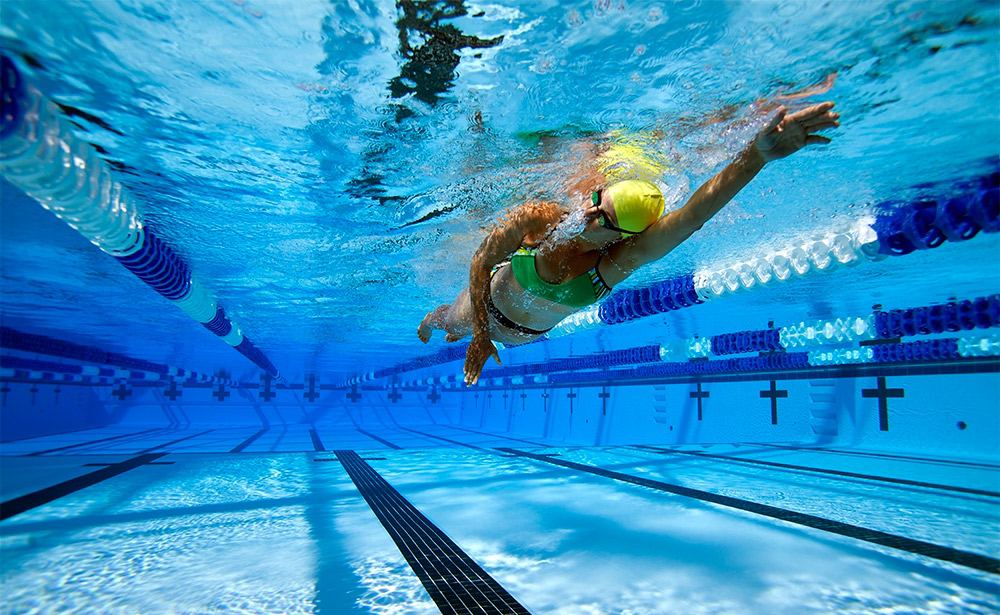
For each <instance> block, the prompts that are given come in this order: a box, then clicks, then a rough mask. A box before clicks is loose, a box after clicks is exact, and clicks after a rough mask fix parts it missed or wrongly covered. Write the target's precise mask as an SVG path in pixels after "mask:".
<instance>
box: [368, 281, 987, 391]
mask: <svg viewBox="0 0 1000 615" xmlns="http://www.w3.org/2000/svg"><path fill="white" fill-rule="evenodd" d="M997 327H1000V294H996V295H989V296H985V297H977V298H974V299H965V300H961V301H949V302H947V303H944V304H934V305H928V306H920V307H914V308H907V309H895V310H889V311H882V310H878V311H876V312H874V313H872V314H869V315H867V316H848V317H841V318H833V319H827V320H815V321H810V322H808V323H806V322H800V323H798V324H796V325H791V326H787V327H781V328H776V329H762V330H757V331H737V332H734V333H723V334H720V335H714V336H711V337H693V338H687V339H677V340H671V341H667V342H663V343H661V344H659V345H650V346H639V347H636V348H627V349H623V350H612V351H609V352H604V353H599V354H594V355H588V356H583V357H568V358H558V359H550V360H547V361H544V362H539V363H526V364H521V365H513V366H510V367H501V368H494V369H487V370H484V371H483V374H482V381H483V382H484V383H486V384H488V383H492V384H496V385H498V386H499V385H501V384H504V383H505V382H506V381H505V380H504V378H508V379H511V380H510V382H509V384H523V383H524V382H525V381H533V382H543V381H545V380H544V375H546V374H550V373H556V372H570V371H578V370H595V369H607V368H610V367H620V366H626V365H648V364H657V363H659V364H676V365H683V364H686V363H690V362H691V359H707V358H709V357H712V356H714V357H729V356H731V355H738V354H747V353H757V352H760V353H767V354H768V356H772V357H776V358H767V359H764V358H762V357H736V359H738V360H736V359H734V360H733V361H735V362H733V361H730V360H729V359H723V360H722V361H712V363H713V365H712V367H705V368H702V367H691V368H681V367H673V368H670V369H673V370H674V371H678V373H680V371H683V370H684V369H688V370H695V371H692V372H690V373H702V372H699V371H697V370H702V369H716V370H717V369H726V366H727V365H728V366H730V367H732V366H736V367H738V368H739V370H743V371H745V370H748V369H750V366H752V365H758V364H759V365H764V366H768V368H769V369H785V368H793V367H794V368H801V367H810V366H812V367H818V366H823V365H845V364H851V363H881V362H889V363H898V362H901V361H904V360H913V361H917V360H943V359H951V358H966V357H983V356H997V355H998V354H1000V334H997V333H995V332H994V333H990V334H987V335H983V334H982V333H979V334H976V333H973V334H969V335H965V336H962V337H959V338H947V339H945V340H942V339H932V340H918V341H913V342H910V341H907V342H902V343H895V344H893V343H888V344H880V345H878V346H861V347H858V346H857V344H860V343H862V342H866V341H870V340H875V339H882V340H891V339H894V338H902V337H912V336H915V335H935V334H941V333H954V332H962V331H973V330H975V329H995V328H997ZM458 350H460V349H449V350H448V351H447V352H442V353H437V354H435V355H429V356H426V357H421V358H419V359H414V360H412V361H408V362H406V363H403V364H400V365H398V366H395V367H394V368H387V369H384V370H380V371H379V372H376V373H377V374H379V375H378V376H373V377H372V378H367V379H366V380H372V379H374V378H376V377H382V376H383V375H397V374H400V373H403V372H406V371H412V370H416V369H421V368H424V367H430V366H432V365H437V364H441V363H446V362H449V361H453V360H458V359H460V358H462V357H461V354H460V353H459V352H458ZM801 350H804V351H805V352H802V351H801ZM796 351H798V352H796ZM893 353H896V354H893ZM900 353H901V354H900ZM782 357H784V358H782ZM758 359H759V360H758ZM726 361H730V362H729V363H727V362H726ZM734 369H735V368H734ZM400 385H402V386H425V385H441V386H446V387H447V386H458V378H457V377H456V376H454V375H449V376H430V377H424V378H416V379H407V380H403V381H400Z"/></svg>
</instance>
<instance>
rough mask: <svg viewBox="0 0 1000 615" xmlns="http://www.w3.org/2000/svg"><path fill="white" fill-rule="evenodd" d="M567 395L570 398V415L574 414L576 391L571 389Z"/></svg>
mask: <svg viewBox="0 0 1000 615" xmlns="http://www.w3.org/2000/svg"><path fill="white" fill-rule="evenodd" d="M566 397H568V398H569V415H570V416H573V400H574V399H576V393H574V392H573V389H570V390H569V393H567V394H566Z"/></svg>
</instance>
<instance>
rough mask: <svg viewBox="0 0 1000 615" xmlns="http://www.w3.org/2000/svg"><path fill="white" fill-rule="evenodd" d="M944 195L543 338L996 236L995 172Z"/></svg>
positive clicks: (671, 285) (686, 282)
mask: <svg viewBox="0 0 1000 615" xmlns="http://www.w3.org/2000/svg"><path fill="white" fill-rule="evenodd" d="M947 190H948V194H946V195H943V196H940V197H938V198H929V197H922V198H919V199H917V200H915V201H913V202H909V203H899V202H892V203H881V204H879V205H877V206H876V207H875V208H874V209H875V211H877V212H879V213H878V214H877V215H873V216H865V217H862V218H861V219H859V220H857V221H855V222H852V223H850V224H846V225H844V226H842V227H840V228H836V229H831V230H827V231H823V232H819V233H816V234H813V235H810V236H807V237H800V238H798V239H795V240H793V241H791V242H789V243H788V244H787V245H786V246H784V247H783V248H781V249H779V250H774V251H771V252H769V253H766V254H763V255H760V256H756V257H753V258H750V259H746V260H742V261H736V262H731V263H724V264H719V265H713V266H710V267H705V268H702V269H699V270H698V271H695V272H694V273H691V274H688V275H683V276H679V277H677V278H672V279H669V280H665V281H662V282H658V283H656V284H653V285H650V286H647V287H643V288H632V289H624V290H619V291H616V292H614V293H612V294H611V296H610V297H608V298H607V299H606V300H605V301H603V302H602V303H600V304H598V305H595V306H593V307H591V308H589V309H586V310H583V311H581V312H577V313H576V314H573V315H571V316H569V317H567V318H566V319H564V320H563V321H562V322H560V323H559V324H558V325H556V326H555V327H554V328H553V329H552V330H551V331H549V333H548V334H547V335H546V337H548V338H555V337H561V336H563V335H568V334H571V333H576V332H578V331H583V330H586V329H591V328H594V327H597V326H600V325H611V324H618V323H623V322H628V321H630V320H635V319H637V318H643V317H645V316H652V315H653V314H660V313H663V312H669V311H673V310H679V309H683V308H686V307H690V306H692V305H697V304H699V303H704V302H705V301H709V300H711V299H714V298H716V297H720V296H722V295H725V294H727V293H733V292H737V291H740V290H746V289H751V288H754V287H757V286H763V285H765V284H771V283H773V282H782V281H785V280H788V279H791V278H794V277H797V276H804V275H807V274H809V273H810V272H816V271H825V270H829V269H832V268H835V267H838V266H852V265H856V264H859V263H861V262H865V261H874V260H881V259H883V258H886V257H887V256H900V255H905V254H909V253H911V252H913V251H915V250H928V249H932V248H936V247H938V246H940V245H941V244H943V243H944V242H945V241H952V242H955V241H966V240H969V239H971V238H973V237H975V236H976V235H977V234H978V233H979V232H980V231H982V232H984V233H995V232H998V231H1000V172H993V173H988V174H986V175H983V176H981V177H978V178H975V179H971V180H964V181H961V182H956V183H955V184H953V185H951V186H949V187H948V188H947Z"/></svg>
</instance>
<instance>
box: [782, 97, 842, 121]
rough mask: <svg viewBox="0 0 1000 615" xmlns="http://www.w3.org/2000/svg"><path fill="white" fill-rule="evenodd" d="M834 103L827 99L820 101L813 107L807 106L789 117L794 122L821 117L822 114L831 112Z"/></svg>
mask: <svg viewBox="0 0 1000 615" xmlns="http://www.w3.org/2000/svg"><path fill="white" fill-rule="evenodd" d="M833 105H834V103H832V102H830V101H827V102H823V103H819V104H818V105H813V106H811V107H806V108H805V109H802V110H800V111H796V112H795V113H793V114H791V115H789V116H788V119H789V120H792V121H793V122H799V123H802V122H808V121H809V120H811V119H814V118H817V117H820V116H822V115H824V114H826V113H829V111H830V109H833Z"/></svg>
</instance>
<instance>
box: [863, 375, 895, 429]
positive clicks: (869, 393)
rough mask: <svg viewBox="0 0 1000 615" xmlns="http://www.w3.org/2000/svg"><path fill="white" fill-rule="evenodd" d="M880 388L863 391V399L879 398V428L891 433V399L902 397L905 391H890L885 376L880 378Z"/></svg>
mask: <svg viewBox="0 0 1000 615" xmlns="http://www.w3.org/2000/svg"><path fill="white" fill-rule="evenodd" d="M877 382H878V386H877V387H876V388H874V389H861V397H877V398H878V428H879V430H880V431H889V398H890V397H902V396H903V389H890V388H887V387H886V386H885V376H879V377H878V380H877Z"/></svg>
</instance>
